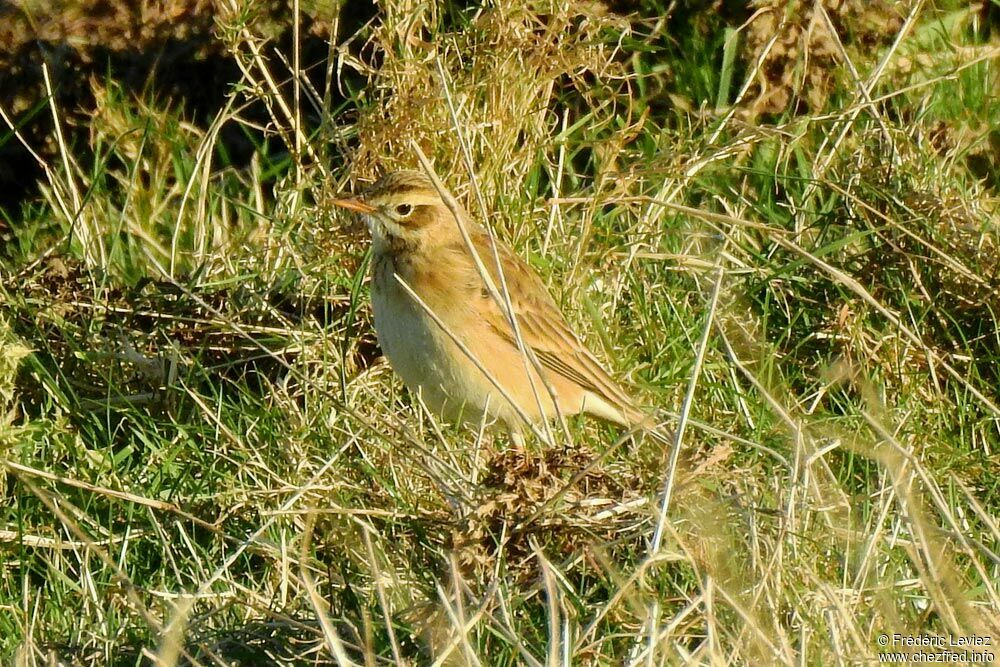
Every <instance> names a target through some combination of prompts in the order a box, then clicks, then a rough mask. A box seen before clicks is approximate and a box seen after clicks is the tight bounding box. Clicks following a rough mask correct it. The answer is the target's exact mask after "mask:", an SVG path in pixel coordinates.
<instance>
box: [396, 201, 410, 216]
mask: <svg viewBox="0 0 1000 667" xmlns="http://www.w3.org/2000/svg"><path fill="white" fill-rule="evenodd" d="M410 213H413V207H412V206H411V205H409V204H399V205H398V206H396V215H398V216H399V217H401V218H405V217H406V216H408V215H409V214H410Z"/></svg>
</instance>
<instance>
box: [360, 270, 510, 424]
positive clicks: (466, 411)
mask: <svg viewBox="0 0 1000 667" xmlns="http://www.w3.org/2000/svg"><path fill="white" fill-rule="evenodd" d="M379 282H381V283H382V286H381V288H379V287H376V285H375V284H373V285H372V308H373V310H374V315H375V329H376V333H377V335H378V341H379V345H381V347H382V352H383V353H384V354H385V356H386V358H387V359H388V360H389V363H390V365H391V366H392V369H393V371H395V372H396V374H397V375H399V377H400V378H401V379H402V380H403V383H404V384H406V386H407V388H408V389H409V390H410V391H411V392H413V393H414V394H419V396H420V398H421V400H422V401H423V402H424V403H425V404H426V405H427V407H428V408H429V409H430V410H431V411H432V412H434V413H435V414H436V415H439V416H441V417H443V418H444V419H445V420H447V421H450V422H466V423H479V422H480V421H481V420H482V419H483V418H484V415H486V414H487V413H488V414H489V415H490V417H491V418H492V417H499V418H500V419H502V420H503V421H505V422H508V423H510V422H509V419H508V417H510V416H513V415H507V414H506V413H507V412H511V411H512V408H511V407H510V406H509V404H507V402H506V401H505V400H503V398H502V394H500V393H499V392H498V391H497V390H496V389H495V387H493V386H492V383H490V381H489V379H487V378H486V376H485V375H484V374H483V373H482V372H480V371H479V369H478V368H477V367H476V364H475V363H474V362H473V361H472V360H470V359H469V357H468V355H466V354H465V353H464V352H463V351H462V349H461V348H460V347H459V346H458V345H457V344H456V343H455V342H454V340H453V339H452V337H451V336H449V335H448V333H447V332H446V331H444V330H443V329H442V328H441V327H440V326H439V325H438V324H437V323H436V322H435V321H434V320H433V319H432V318H431V316H430V315H428V314H427V313H426V312H425V311H424V309H423V308H422V307H421V306H420V304H418V303H416V302H415V301H413V299H412V298H411V297H410V296H409V295H408V294H407V293H405V292H404V291H403V290H402V288H401V287H399V286H398V285H386V284H385V283H384V282H383V281H376V283H379ZM438 315H439V317H440V316H441V314H438ZM446 326H447V323H446ZM449 329H450V330H451V331H452V333H455V334H456V335H460V333H457V332H455V330H454V329H455V328H454V327H449ZM467 347H471V346H469V345H467Z"/></svg>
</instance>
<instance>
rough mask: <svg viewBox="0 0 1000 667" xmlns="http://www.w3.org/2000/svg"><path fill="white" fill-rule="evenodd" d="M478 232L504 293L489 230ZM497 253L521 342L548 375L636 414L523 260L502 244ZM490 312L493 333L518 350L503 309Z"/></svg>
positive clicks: (481, 252)
mask: <svg viewBox="0 0 1000 667" xmlns="http://www.w3.org/2000/svg"><path fill="white" fill-rule="evenodd" d="M478 232H479V233H477V234H475V235H474V236H473V242H474V244H475V246H476V250H477V251H478V253H479V256H480V258H481V259H482V261H483V264H484V265H485V266H486V269H487V271H489V273H490V276H491V278H493V281H494V283H496V285H497V289H500V279H499V274H498V273H497V270H496V262H494V260H493V251H492V250H491V248H490V242H489V238H488V237H487V236H486V232H485V231H483V230H478ZM497 252H498V253H499V255H500V258H501V261H502V262H503V265H504V279H505V280H506V282H507V287H508V291H509V293H510V298H511V305H512V306H513V308H514V315H515V317H516V318H517V322H518V326H519V327H520V330H521V338H522V340H523V341H524V344H525V345H527V346H528V347H529V348H531V350H532V351H533V352H534V353H535V356H536V357H537V358H538V361H539V363H541V365H542V366H543V367H544V368H546V369H547V370H549V371H551V372H553V373H556V374H557V375H559V376H562V377H564V378H566V379H567V380H569V381H570V382H573V383H575V384H577V385H579V386H580V387H582V388H584V389H586V390H587V391H590V392H592V393H593V394H595V395H597V396H600V397H601V398H603V399H604V400H605V401H607V402H608V403H609V404H611V405H616V406H619V408H620V409H622V410H623V411H624V412H626V413H628V412H633V411H634V410H635V408H634V406H633V403H632V400H631V399H630V398H629V396H628V395H627V394H626V393H625V392H624V391H623V390H622V389H621V388H620V387H619V386H618V384H617V383H616V382H615V381H614V380H613V379H612V378H611V376H610V375H608V373H607V371H605V370H604V367H603V366H602V365H601V363H600V362H599V361H598V360H597V358H596V357H595V356H594V355H593V354H592V353H591V352H590V350H588V349H587V347H586V346H585V345H584V344H583V343H582V342H581V341H580V339H579V338H578V337H577V335H576V334H575V333H574V332H573V330H572V329H571V328H570V326H569V324H568V323H567V322H566V319H565V318H564V317H563V315H562V312H560V310H559V307H558V306H556V303H555V301H554V300H553V299H552V297H551V296H550V295H549V293H548V290H546V289H545V285H544V284H543V283H542V281H541V279H540V278H539V277H538V276H537V275H536V274H535V273H534V271H533V270H532V269H531V268H530V267H528V265H527V264H526V263H525V262H524V260H522V259H521V258H520V257H519V256H518V255H517V254H515V253H514V252H513V251H512V250H510V249H509V248H507V247H506V246H505V245H504V244H503V243H501V242H500V241H497ZM494 305H495V304H494ZM490 313H491V318H490V319H491V321H490V325H491V326H492V328H493V329H494V331H496V332H497V334H499V335H500V336H502V337H503V338H505V339H506V340H507V341H509V342H510V343H511V344H512V345H514V346H516V345H517V340H516V338H515V336H514V332H513V330H512V328H511V326H510V323H509V322H508V321H507V319H506V317H504V315H503V312H502V311H501V310H500V307H499V306H496V307H495V308H493V309H491V311H490Z"/></svg>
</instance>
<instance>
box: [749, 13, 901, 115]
mask: <svg viewBox="0 0 1000 667" xmlns="http://www.w3.org/2000/svg"><path fill="white" fill-rule="evenodd" d="M754 5H755V6H756V7H757V9H758V13H757V14H756V18H755V19H754V20H753V21H752V22H751V23H750V26H749V28H748V30H747V52H748V54H750V61H751V62H756V61H760V62H761V65H760V69H759V71H758V73H757V80H756V82H755V83H754V86H753V87H752V88H751V89H750V91H749V94H748V96H747V99H748V100H749V104H748V107H749V109H750V110H751V113H752V115H754V116H756V115H759V114H780V113H783V112H785V111H789V110H790V111H793V112H794V113H796V114H802V113H808V112H813V113H815V112H818V111H821V110H823V109H825V108H826V106H827V99H828V98H829V96H830V94H831V93H832V92H833V91H834V90H835V89H836V88H837V87H838V86H842V85H849V84H850V83H851V82H850V81H849V80H848V79H846V78H845V77H848V76H850V74H849V69H848V68H847V67H845V63H844V55H845V54H846V56H847V57H848V58H850V59H851V60H852V61H855V62H857V61H861V60H864V58H858V56H859V55H861V54H862V53H864V54H870V53H872V52H873V51H876V50H877V49H880V48H882V47H885V46H887V45H889V44H890V43H891V42H892V40H893V39H894V38H895V36H896V34H897V33H898V32H899V29H900V27H901V26H902V21H903V17H902V15H901V13H900V12H901V11H902V10H901V8H900V7H899V6H898V5H897V4H896V3H891V2H888V1H887V0H876V1H875V2H849V1H844V0H824V1H823V2H820V3H812V2H805V1H804V0H793V1H792V2H777V1H775V0H757V1H756V2H755V3H754ZM824 11H825V14H826V15H827V16H828V17H829V19H830V20H829V22H827V20H826V18H825V17H824V16H823V14H824ZM831 24H832V27H833V28H834V30H835V34H834V32H831V30H830V27H831ZM841 45H843V48H841Z"/></svg>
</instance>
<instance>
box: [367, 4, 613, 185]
mask: <svg viewBox="0 0 1000 667" xmlns="http://www.w3.org/2000/svg"><path fill="white" fill-rule="evenodd" d="M436 20H437V17H435V16H434V13H433V10H432V9H430V8H426V9H424V10H422V11H416V12H413V13H410V14H408V15H406V16H394V15H391V14H390V15H388V16H386V17H385V21H384V22H383V23H382V24H381V25H379V26H378V27H377V28H376V29H375V31H374V32H373V35H372V38H371V42H370V46H371V48H373V49H375V50H376V51H384V52H390V53H389V54H387V55H386V57H385V58H384V60H383V64H382V66H381V67H380V68H379V69H378V70H377V72H375V73H374V74H373V75H372V76H371V80H370V84H369V86H368V90H369V91H371V92H370V94H371V95H372V96H373V97H374V99H373V100H371V103H370V104H367V105H366V108H365V111H364V112H363V113H362V115H361V117H360V118H359V122H358V135H359V139H360V142H359V143H360V147H359V150H358V151H357V154H356V155H355V158H354V163H353V168H352V173H353V174H355V175H356V176H360V177H361V178H372V177H373V176H375V173H376V165H380V164H384V163H385V161H386V158H387V157H389V158H390V159H392V160H398V161H399V162H398V163H396V164H393V165H385V166H386V167H389V166H394V167H398V166H402V165H410V166H412V165H413V162H412V160H413V158H412V151H411V150H410V148H409V145H408V141H409V140H410V139H414V140H416V141H418V143H420V145H421V147H422V148H423V150H424V152H425V153H426V154H427V155H429V156H433V157H435V158H436V159H437V163H436V168H437V171H438V173H439V174H442V175H447V174H451V173H458V174H461V175H462V179H461V180H462V181H467V180H468V179H467V178H466V177H465V176H466V169H465V168H464V166H463V161H462V154H461V138H460V137H459V136H458V133H457V132H456V130H455V122H454V121H453V119H452V117H451V114H450V112H449V108H448V104H446V103H444V100H442V91H443V90H444V89H445V88H447V90H448V91H449V94H450V97H451V101H452V105H453V106H454V108H455V109H456V113H457V116H458V126H459V127H460V128H461V132H462V134H463V135H464V140H465V141H466V142H467V144H468V147H469V149H470V151H471V157H472V162H473V163H474V164H475V165H476V166H477V169H478V170H479V175H480V176H481V177H482V185H483V187H484V188H485V189H486V194H487V195H489V194H492V192H491V191H490V189H491V188H492V187H493V186H494V185H499V184H501V183H518V182H520V181H521V180H522V179H523V177H524V175H525V174H526V173H527V172H528V171H529V170H530V169H531V167H532V165H533V164H534V163H535V161H536V160H537V157H538V153H539V150H540V149H541V147H543V146H545V145H546V144H548V143H550V142H551V139H552V135H553V134H555V133H556V132H557V128H558V123H559V121H560V119H559V116H558V115H557V114H554V113H552V109H551V108H550V104H551V103H552V101H553V99H554V98H556V97H558V96H560V95H563V96H569V97H571V98H572V97H575V98H576V99H579V100H581V107H582V108H583V107H585V108H587V109H590V108H594V107H596V106H598V100H599V99H600V98H601V97H602V96H606V93H607V86H609V85H610V84H609V81H610V80H611V79H612V78H615V77H620V76H621V75H623V74H624V70H623V68H622V66H621V63H618V62H616V60H615V58H614V57H613V53H612V48H611V47H610V46H609V45H608V43H607V40H606V38H605V37H604V34H603V33H604V31H605V30H606V29H607V28H609V27H610V26H612V25H614V26H616V27H617V29H618V30H627V23H626V22H625V21H624V19H622V18H620V17H617V16H615V15H612V14H608V13H607V12H606V11H605V10H604V8H603V7H602V6H600V5H598V4H596V3H573V4H571V5H569V6H568V7H566V8H564V9H563V10H561V11H543V10H542V8H534V7H531V6H529V5H518V6H516V7H511V8H506V7H504V8H498V9H491V10H483V11H481V12H479V14H478V15H477V16H476V18H475V20H474V21H473V22H472V24H471V25H470V26H468V27H467V28H466V29H465V30H463V31H461V32H456V33H454V34H452V35H451V36H450V37H451V38H450V39H438V40H437V41H435V42H434V43H430V42H428V41H424V39H423V37H424V36H425V34H426V32H427V25H428V24H432V23H433V22H434V21H436ZM438 63H440V65H441V68H442V69H443V70H444V72H446V73H447V74H446V77H447V80H445V81H442V80H441V74H440V72H439V69H438ZM570 93H572V94H570ZM623 113H625V115H627V112H624V111H623ZM602 115H603V114H602ZM609 116H610V114H609ZM594 122H595V123H598V122H600V121H599V120H598V119H595V121H594Z"/></svg>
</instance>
